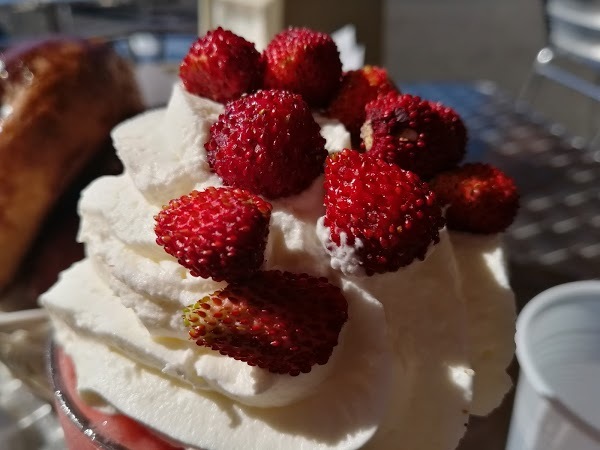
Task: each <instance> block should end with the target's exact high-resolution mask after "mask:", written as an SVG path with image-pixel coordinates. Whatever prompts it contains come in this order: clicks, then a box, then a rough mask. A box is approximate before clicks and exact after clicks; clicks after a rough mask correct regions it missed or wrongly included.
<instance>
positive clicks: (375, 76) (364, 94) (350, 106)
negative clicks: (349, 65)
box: [327, 66, 398, 142]
mask: <svg viewBox="0 0 600 450" xmlns="http://www.w3.org/2000/svg"><path fill="white" fill-rule="evenodd" d="M392 91H393V92H398V89H397V88H396V86H395V85H394V83H393V82H392V81H391V80H390V79H389V77H388V74H387V71H386V70H385V69H383V68H381V67H377V66H365V67H363V68H362V69H359V70H351V71H349V72H346V73H344V75H343V76H342V84H341V87H340V89H339V91H338V93H337V94H336V96H335V97H334V98H333V100H332V101H331V103H330V104H329V107H328V109H327V115H328V116H329V117H333V118H335V119H338V120H339V121H340V122H342V123H343V124H344V125H345V126H346V128H347V129H348V131H349V132H350V134H351V136H352V140H353V141H354V142H359V140H360V127H362V124H363V123H364V122H365V106H366V105H367V103H369V102H370V101H371V100H375V99H376V98H377V97H379V96H380V95H383V94H387V93H388V92H392Z"/></svg>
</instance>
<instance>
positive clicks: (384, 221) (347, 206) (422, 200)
mask: <svg viewBox="0 0 600 450" xmlns="http://www.w3.org/2000/svg"><path fill="white" fill-rule="evenodd" d="M325 208H326V212H325V220H324V225H325V226H326V227H329V230H330V233H331V241H332V242H331V245H330V246H328V250H329V251H330V252H331V253H337V252H339V251H340V247H343V246H344V245H346V246H350V247H353V249H354V254H355V255H356V256H357V257H358V260H359V265H360V266H361V267H363V268H364V270H365V272H366V274H367V275H373V274H374V273H384V272H393V271H396V270H398V269H399V268H400V267H402V266H406V265H408V264H410V263H411V262H412V261H413V260H414V259H415V258H417V259H420V260H423V259H424V258H425V254H426V252H427V249H428V248H429V246H430V244H431V243H434V244H436V243H437V242H439V232H438V230H439V229H440V228H442V227H443V226H444V221H443V218H442V213H441V210H440V207H439V206H438V204H437V202H436V200H435V195H434V194H433V192H431V191H430V190H429V187H428V186H427V184H426V183H424V182H422V181H421V180H420V179H419V177H418V176H417V175H415V174H414V173H412V172H409V171H407V170H402V169H400V168H399V167H398V166H396V165H394V164H389V163H386V162H385V161H382V160H380V159H377V158H373V157H371V156H369V155H368V154H361V153H358V152H356V151H354V150H344V151H343V152H341V153H338V154H335V155H333V156H332V157H330V158H329V159H328V160H327V164H326V167H325ZM359 240H360V242H358V241H359ZM336 247H337V248H336ZM342 250H343V249H342Z"/></svg>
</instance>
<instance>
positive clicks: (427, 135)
mask: <svg viewBox="0 0 600 450" xmlns="http://www.w3.org/2000/svg"><path fill="white" fill-rule="evenodd" d="M361 136H362V138H363V140H364V143H365V148H366V149H367V151H368V152H369V153H371V154H372V155H374V156H376V157H378V158H381V159H383V160H384V161H387V162H389V163H394V164H396V165H398V166H400V167H401V168H403V169H406V170H411V171H413V172H415V173H417V174H418V175H419V176H420V177H422V178H424V179H430V178H431V177H432V176H433V175H435V174H436V173H438V172H441V171H443V170H447V169H450V168H452V167H454V166H456V165H457V164H458V163H459V162H460V161H461V160H462V158H463V157H464V155H465V149H466V143H467V134H466V129H465V126H464V125H463V123H462V121H461V119H460V118H459V116H458V115H457V114H456V113H455V112H454V111H453V110H452V109H451V108H448V107H445V106H443V105H441V104H439V103H431V102H429V101H427V100H421V99H420V98H419V97H414V96H412V95H408V94H405V95H399V94H397V93H393V92H390V93H388V94H386V95H383V96H381V97H379V98H377V99H375V100H373V101H372V102H370V103H368V104H367V106H366V122H365V124H364V125H363V128H362V130H361Z"/></svg>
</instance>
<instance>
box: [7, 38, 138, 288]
mask: <svg viewBox="0 0 600 450" xmlns="http://www.w3.org/2000/svg"><path fill="white" fill-rule="evenodd" d="M0 98H1V102H0V103H1V109H0V290H2V289H3V288H4V287H6V285H7V284H8V283H9V282H10V281H11V279H12V278H13V276H14V274H15V272H16V271H17V269H18V267H19V264H20V262H21V261H22V259H23V257H24V255H25V254H26V252H27V250H28V248H29V246H30V245H31V243H32V241H33V240H34V239H35V237H36V235H37V233H38V230H39V228H40V226H41V224H42V223H43V220H44V218H45V217H46V215H47V214H48V212H49V211H50V209H51V207H52V206H53V204H54V203H55V201H56V199H57V198H58V197H59V195H60V194H61V193H62V192H63V191H64V190H65V189H66V188H67V187H68V186H69V184H70V182H71V181H72V180H73V179H74V178H75V176H76V175H77V174H78V173H79V172H80V170H81V169H82V168H83V166H84V165H85V164H86V163H87V162H88V161H89V160H91V158H92V157H93V156H94V155H95V154H96V153H97V152H98V151H99V150H100V149H102V148H103V147H105V144H106V143H107V142H108V141H109V133H110V130H111V129H112V128H113V127H114V126H115V125H116V124H117V123H119V122H120V121H122V120H123V119H125V118H127V117H129V116H131V115H133V114H135V113H138V112H140V111H141V110H142V109H143V107H142V102H141V99H140V95H139V93H138V89H137V86H136V83H135V80H134V77H133V73H132V71H131V69H130V67H129V66H128V65H127V63H126V62H125V61H123V60H122V59H121V58H119V57H118V56H117V55H116V54H115V53H114V51H113V50H112V49H110V48H109V47H108V46H106V45H104V44H101V43H91V42H86V41H83V40H75V39H62V38H61V39H52V40H45V41H42V42H37V43H34V44H31V45H28V46H26V47H21V48H16V49H13V50H12V51H9V52H7V53H6V54H4V56H3V57H2V60H0ZM57 251H60V249H57Z"/></svg>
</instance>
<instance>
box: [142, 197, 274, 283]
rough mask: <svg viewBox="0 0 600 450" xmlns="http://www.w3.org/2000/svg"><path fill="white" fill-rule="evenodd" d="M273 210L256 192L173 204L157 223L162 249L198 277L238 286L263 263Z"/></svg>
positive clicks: (166, 208) (188, 200) (189, 199)
mask: <svg viewBox="0 0 600 450" xmlns="http://www.w3.org/2000/svg"><path fill="white" fill-rule="evenodd" d="M270 218H271V204H270V203H269V202H267V201H265V200H263V199H262V198H260V197H259V196H257V195H254V194H252V193H251V192H248V191H244V190H243V189H234V188H227V187H220V188H215V187H210V188H208V189H206V190H204V191H201V192H199V191H193V192H191V193H190V194H189V195H184V196H182V197H180V198H178V199H174V200H171V201H170V202H169V204H168V205H167V206H165V207H164V208H163V209H162V211H160V212H159V213H158V214H157V215H156V217H155V220H156V225H155V228H154V231H155V233H156V243H157V244H158V245H160V246H162V247H164V249H165V251H166V252H167V253H168V254H170V255H172V256H174V257H175V258H177V261H178V262H179V263H180V264H181V265H182V266H184V267H186V268H188V269H189V270H190V273H191V274H192V275H193V276H196V277H202V278H213V279H214V280H215V281H222V280H235V279H238V278H244V277H247V276H249V275H250V274H252V273H254V272H256V271H257V270H258V269H259V268H260V266H261V265H262V263H263V259H264V252H265V247H266V242H267V236H268V233H269V220H270Z"/></svg>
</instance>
